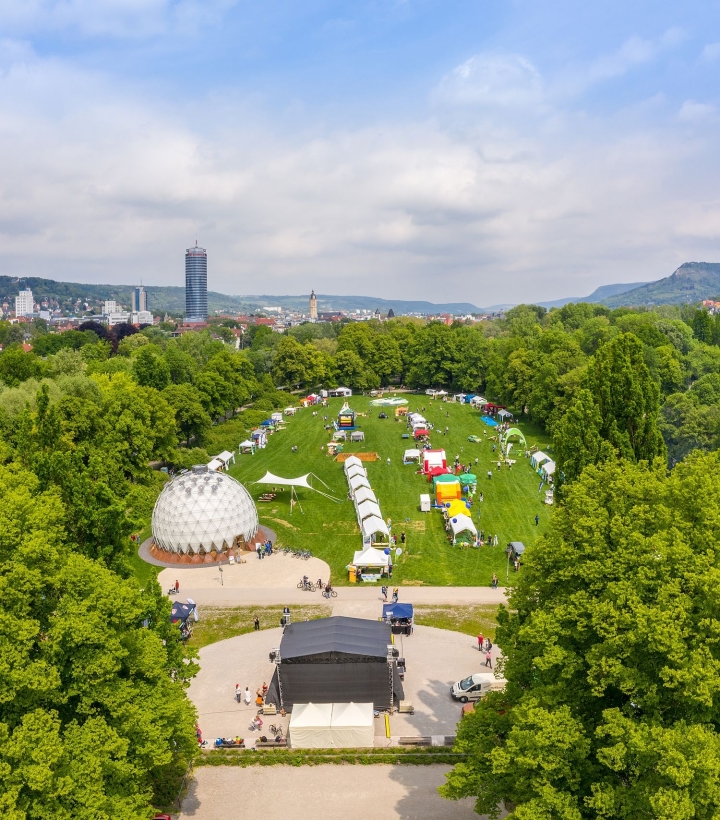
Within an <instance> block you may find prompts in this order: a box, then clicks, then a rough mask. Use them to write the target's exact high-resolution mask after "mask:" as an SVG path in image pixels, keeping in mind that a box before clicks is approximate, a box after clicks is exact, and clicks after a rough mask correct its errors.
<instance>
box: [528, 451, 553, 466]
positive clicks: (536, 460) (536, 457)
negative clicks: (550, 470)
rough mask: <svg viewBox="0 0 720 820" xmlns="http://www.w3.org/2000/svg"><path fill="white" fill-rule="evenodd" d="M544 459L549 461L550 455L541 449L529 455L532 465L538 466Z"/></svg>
mask: <svg viewBox="0 0 720 820" xmlns="http://www.w3.org/2000/svg"><path fill="white" fill-rule="evenodd" d="M544 461H550V456H549V455H547V453H543V451H542V450H538V451H537V453H533V454H532V455H531V456H530V463H531V464H532V466H533V467H536V468H537V467H539V466H540V465H541V464H542V463H543V462H544Z"/></svg>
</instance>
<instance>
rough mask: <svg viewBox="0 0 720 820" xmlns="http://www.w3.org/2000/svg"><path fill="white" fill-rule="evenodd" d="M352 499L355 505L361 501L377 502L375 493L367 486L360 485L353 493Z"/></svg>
mask: <svg viewBox="0 0 720 820" xmlns="http://www.w3.org/2000/svg"><path fill="white" fill-rule="evenodd" d="M354 501H355V506H356V507H357V506H359V505H360V504H362V503H363V501H374V502H375V503H376V504H377V498H376V497H375V493H374V492H373V491H372V490H371V489H369V488H368V487H360V489H359V490H357V491H356V493H355V498H354Z"/></svg>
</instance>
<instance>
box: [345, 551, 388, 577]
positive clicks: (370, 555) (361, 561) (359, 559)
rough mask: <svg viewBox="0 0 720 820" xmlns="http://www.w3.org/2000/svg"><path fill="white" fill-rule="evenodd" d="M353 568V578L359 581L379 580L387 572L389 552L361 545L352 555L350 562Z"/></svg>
mask: <svg viewBox="0 0 720 820" xmlns="http://www.w3.org/2000/svg"><path fill="white" fill-rule="evenodd" d="M351 566H352V567H354V568H355V578H356V580H359V581H379V580H380V579H381V578H382V576H383V575H387V574H388V567H389V566H390V553H386V552H385V551H384V550H378V549H375V547H370V546H368V547H363V549H361V550H358V551H357V552H356V553H355V555H354V556H353V561H352V564H351Z"/></svg>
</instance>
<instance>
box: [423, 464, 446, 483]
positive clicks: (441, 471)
mask: <svg viewBox="0 0 720 820" xmlns="http://www.w3.org/2000/svg"><path fill="white" fill-rule="evenodd" d="M449 474H450V470H448V468H447V467H433V468H432V469H431V470H428V471H427V477H428V481H432V480H433V479H434V478H435V476H438V475H449Z"/></svg>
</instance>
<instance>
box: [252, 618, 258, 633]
mask: <svg viewBox="0 0 720 820" xmlns="http://www.w3.org/2000/svg"><path fill="white" fill-rule="evenodd" d="M253 628H254V630H255V631H256V632H259V631H260V618H258V616H257V615H256V616H255V620H254V621H253Z"/></svg>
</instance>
